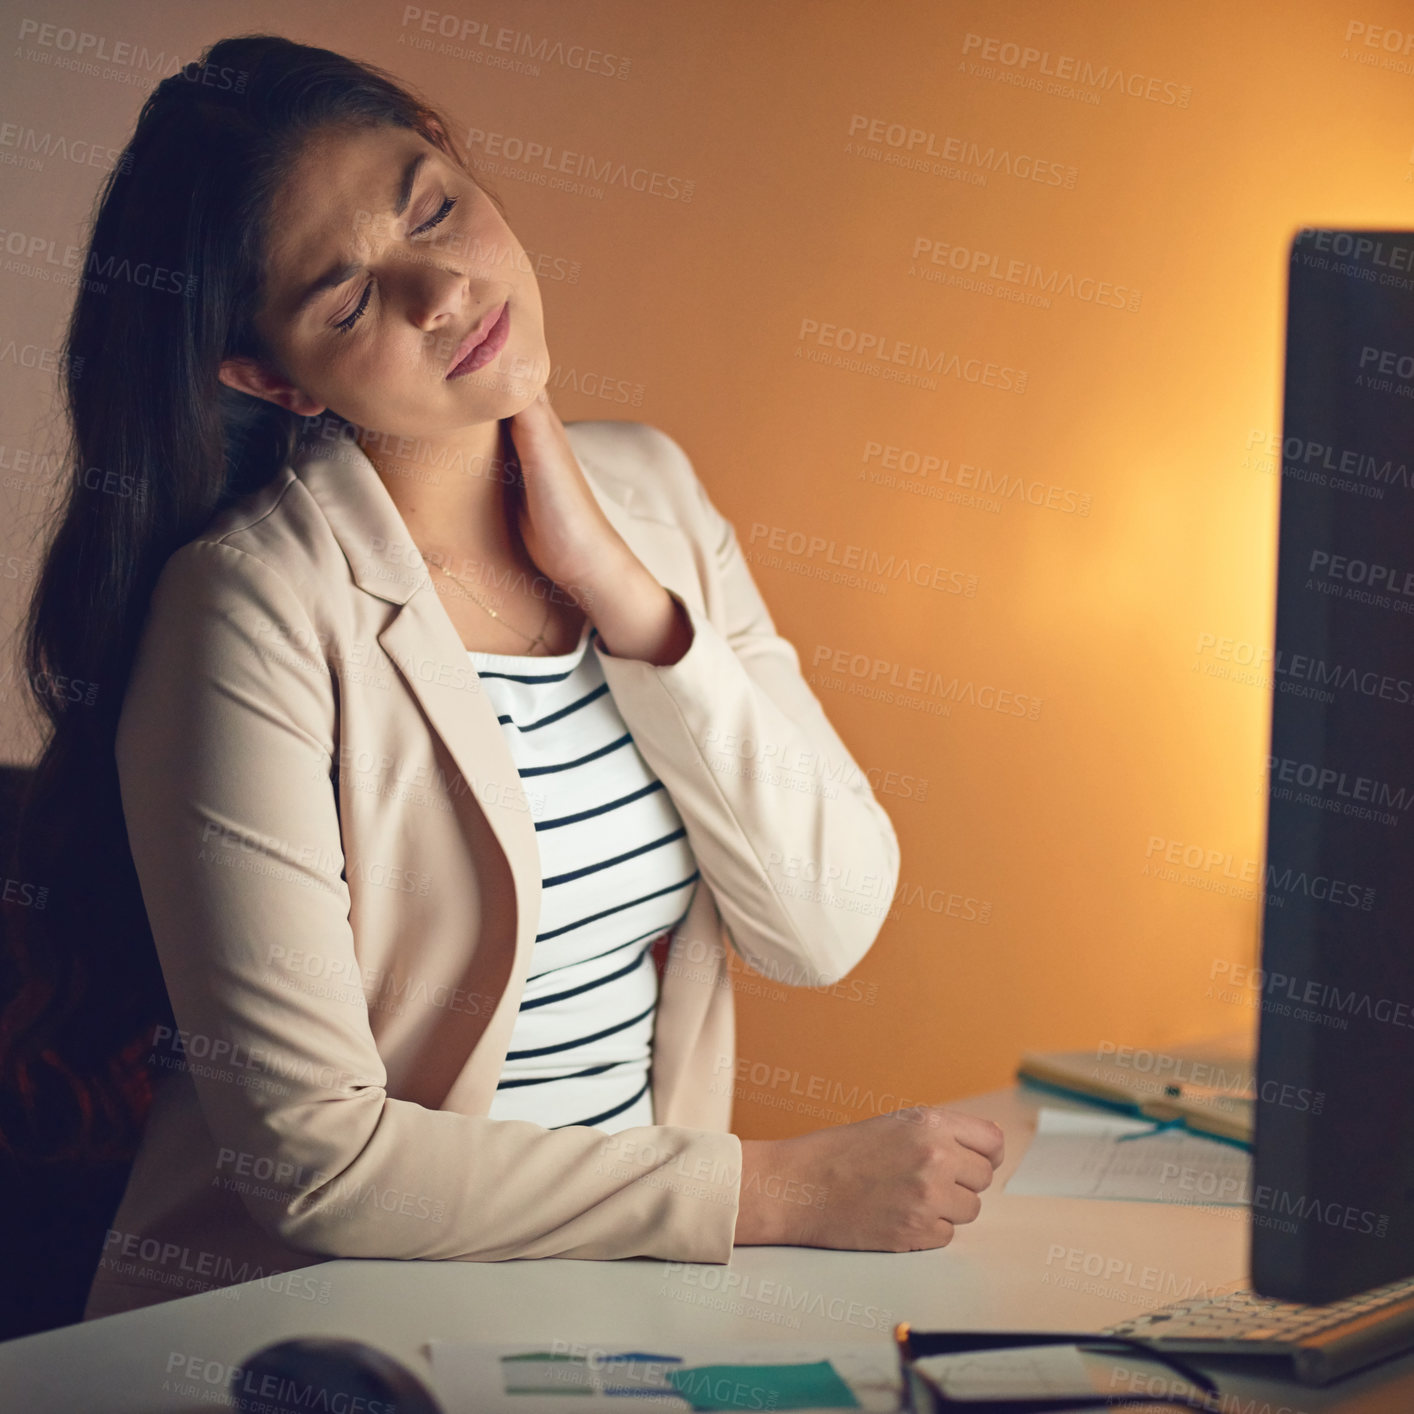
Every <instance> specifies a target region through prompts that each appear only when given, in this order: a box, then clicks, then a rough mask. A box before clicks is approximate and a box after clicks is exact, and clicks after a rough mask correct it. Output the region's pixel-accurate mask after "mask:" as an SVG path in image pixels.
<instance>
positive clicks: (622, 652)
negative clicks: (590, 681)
mask: <svg viewBox="0 0 1414 1414" xmlns="http://www.w3.org/2000/svg"><path fill="white" fill-rule="evenodd" d="M626 553H627V552H626ZM575 588H576V592H577V593H578V594H579V595H580V597H581V607H582V608H583V609H584V611H585V613H586V614H587V615H588V616H589V619H590V622H591V623H593V625H594V627H595V628H596V629H597V630H598V631H599V641H600V643H601V644H602V645H603V647H604V649H605V650H606V651H607V652H609V653H611V654H612V655H613V656H614V657H616V658H636V659H638V660H639V661H640V662H644V663H651V664H652V665H653V666H654V667H656V668H665V667H670V666H671V665H672V664H674V663H676V662H678V661H680V660H681V658H682V656H683V654H684V653H686V652H687V650H688V648H689V647H691V645H692V625H691V624H690V623H689V622H688V619H687V615H686V614H685V613H684V612H683V609H682V605H681V604H679V603H678V602H677V601H676V600H675V599H674V598H673V597H672V595H671V594H669V593H668V591H667V590H666V589H664V588H663V586H662V585H661V584H660V583H659V582H658V581H657V580H656V579H654V577H653V576H652V575H651V574H650V573H649V572H648V570H647V568H646V567H645V566H644V564H643V562H642V561H641V560H640V559H639V558H638V557H637V556H636V555H633V554H632V553H627V558H626V559H624V560H621V561H620V560H615V561H614V562H613V563H611V564H606V565H603V566H601V568H600V569H599V571H598V572H597V573H596V574H595V575H593V576H591V577H589V578H588V581H587V582H586V583H585V584H583V585H582V586H580V585H576V586H575Z"/></svg>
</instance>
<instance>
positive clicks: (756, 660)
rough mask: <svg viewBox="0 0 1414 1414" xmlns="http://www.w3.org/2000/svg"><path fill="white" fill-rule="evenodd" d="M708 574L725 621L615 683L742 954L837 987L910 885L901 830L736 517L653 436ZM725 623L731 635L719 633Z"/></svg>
mask: <svg viewBox="0 0 1414 1414" xmlns="http://www.w3.org/2000/svg"><path fill="white" fill-rule="evenodd" d="M635 430H636V432H637V434H638V435H639V436H640V437H641V438H642V439H643V440H644V443H645V452H646V455H647V457H648V459H649V466H650V474H651V475H652V476H653V477H654V478H655V479H659V478H662V479H666V481H667V482H668V484H669V485H670V486H673V487H674V490H675V493H676V497H677V501H678V504H679V505H680V506H681V507H683V511H682V513H681V515H680V524H681V527H682V529H684V530H685V531H686V532H687V533H688V534H689V536H690V538H691V539H692V540H693V541H694V542H695V543H696V546H697V549H698V556H699V562H700V563H701V564H702V565H703V566H704V568H705V574H704V580H705V582H704V599H705V601H706V603H707V604H708V606H709V608H710V609H713V610H714V611H713V612H712V613H711V614H710V616H709V615H707V614H703V613H699V612H698V611H697V609H696V608H695V607H694V606H692V605H689V604H687V603H686V602H684V601H683V600H682V598H681V597H680V596H679V595H676V594H674V595H673V597H674V598H675V599H677V601H678V602H679V603H680V604H682V606H683V609H684V611H685V612H686V614H687V616H688V619H689V621H690V622H691V625H692V642H691V644H690V645H689V647H688V649H687V651H686V652H685V653H684V654H683V656H682V657H681V658H680V659H679V660H678V661H677V662H676V663H673V664H670V665H668V666H666V667H659V666H657V665H655V664H652V663H647V662H644V661H642V660H639V659H631V658H618V657H615V656H614V655H613V654H612V653H609V652H608V651H606V650H604V649H603V647H602V646H601V645H600V644H599V643H598V642H597V640H596V642H595V649H596V651H597V652H598V654H599V660H600V663H601V665H602V667H603V671H604V677H605V680H606V681H607V682H608V684H609V689H610V691H611V692H612V693H613V695H614V701H615V704H616V705H617V707H618V709H619V711H620V714H621V715H622V716H623V718H624V721H625V722H626V723H627V725H628V727H629V730H630V731H631V732H632V733H633V737H634V741H635V742H636V743H637V745H638V747H639V749H640V750H641V751H642V753H643V756H644V759H645V760H647V762H648V764H649V765H650V766H651V767H652V768H653V770H654V771H655V772H657V774H658V776H659V777H660V778H661V779H662V781H663V783H664V785H665V786H666V787H667V789H668V793H669V794H670V795H671V796H672V799H673V803H674V805H675V806H676V807H677V810H678V813H679V814H680V815H681V816H682V818H683V823H684V825H685V827H686V829H687V837H688V842H689V843H690V844H691V846H692V849H693V852H694V853H695V854H696V856H697V862H698V867H699V869H700V870H701V872H702V877H703V878H704V879H705V880H706V881H707V883H708V885H709V886H710V888H711V889H712V893H713V896H714V898H715V901H716V904H717V909H718V912H719V913H720V915H721V917H722V922H723V924H724V926H725V928H726V930H727V934H728V936H729V938H730V939H731V942H732V945H733V946H734V947H735V948H736V950H737V952H739V953H740V954H741V955H742V956H743V957H745V958H746V960H747V961H748V962H750V963H751V965H752V966H753V967H755V968H756V969H757V970H758V971H760V972H763V973H766V974H767V975H768V976H770V977H771V978H772V979H774V980H778V981H783V982H786V983H788V984H793V985H798V986H806V987H818V986H824V985H826V984H829V983H832V982H836V981H838V980H839V979H840V978H841V977H843V976H845V974H846V973H848V972H849V971H850V970H851V969H852V968H854V967H855V966H856V965H857V964H858V962H859V960H860V959H861V958H862V957H863V956H864V954H865V953H866V952H868V951H869V949H870V947H871V946H872V945H873V943H874V940H875V938H876V937H877V936H878V933H879V930H880V928H881V927H882V925H883V921H884V917H885V915H886V914H887V913H888V911H889V907H890V904H891V903H892V900H893V896H894V891H895V889H896V888H897V887H898V874H899V846H898V838H897V836H896V834H895V832H894V827H893V823H892V822H891V821H890V819H889V817H888V815H887V814H886V813H885V811H884V809H883V807H882V806H881V805H880V804H879V802H878V801H877V800H876V799H875V797H874V793H873V791H872V790H871V789H870V786H869V782H868V778H867V777H866V776H865V775H864V773H863V772H862V771H861V770H860V769H859V767H858V765H857V764H856V763H855V760H854V758H853V757H852V756H851V755H850V753H849V751H848V750H847V749H846V747H845V745H844V742H843V741H842V740H841V739H840V737H839V735H838V733H837V732H836V731H835V729H834V728H833V727H832V726H831V724H830V722H829V719H828V718H827V717H826V716H825V712H824V709H823V708H822V707H821V705H820V702H819V700H818V699H817V698H816V696H815V694H814V693H813V692H812V691H811V689H810V686H809V684H808V683H807V682H806V681H805V679H804V678H803V677H802V676H801V672H800V660H799V657H798V655H797V653H796V650H795V648H794V647H793V646H792V645H791V644H790V643H789V642H788V641H787V640H786V639H784V638H782V637H781V636H780V634H778V633H777V632H776V628H775V625H774V623H773V622H772V620H771V615H770V613H769V611H768V610H767V608H766V604H765V602H764V600H763V599H762V597H761V593H760V591H759V590H758V589H757V587H756V584H755V581H754V580H753V579H752V577H751V571H750V570H749V569H748V567H747V565H746V561H745V559H744V557H743V555H742V552H741V547H740V545H739V544H738V541H737V537H736V532H735V531H734V530H733V528H732V526H731V524H730V522H729V521H727V520H726V519H725V517H723V516H722V515H721V513H720V512H719V511H718V510H717V509H716V507H715V506H713V504H712V502H711V501H710V499H709V498H708V496H707V492H706V490H705V489H704V488H703V486H702V483H701V482H700V481H699V480H698V478H697V476H696V474H695V473H694V471H693V469H692V465H691V463H690V461H689V460H688V457H687V455H686V453H685V452H684V451H683V450H682V448H681V447H679V446H678V444H677V443H676V442H675V441H673V439H672V438H671V437H669V436H668V435H667V433H665V432H662V431H660V430H658V429H657V428H654V427H650V426H647V425H646V424H638V425H637V426H636V429H635ZM719 623H720V627H719Z"/></svg>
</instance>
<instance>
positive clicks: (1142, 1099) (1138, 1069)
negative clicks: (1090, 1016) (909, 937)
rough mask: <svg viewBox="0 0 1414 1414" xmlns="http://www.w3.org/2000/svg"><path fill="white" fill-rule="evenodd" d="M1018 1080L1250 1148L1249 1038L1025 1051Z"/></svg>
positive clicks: (1252, 1084) (1253, 1078) (1252, 1054)
mask: <svg viewBox="0 0 1414 1414" xmlns="http://www.w3.org/2000/svg"><path fill="white" fill-rule="evenodd" d="M1017 1075H1018V1076H1019V1077H1020V1078H1021V1079H1022V1080H1025V1081H1029V1082H1030V1083H1031V1084H1033V1085H1041V1086H1044V1087H1046V1088H1047V1089H1050V1090H1058V1091H1061V1092H1063V1093H1065V1094H1068V1095H1074V1096H1076V1097H1077V1098H1080V1099H1084V1100H1091V1101H1095V1102H1097V1103H1099V1104H1103V1105H1107V1106H1109V1107H1110V1108H1113V1109H1117V1110H1120V1111H1123V1112H1124V1113H1126V1114H1134V1115H1140V1116H1142V1117H1144V1118H1146V1119H1152V1120H1155V1121H1158V1122H1160V1123H1169V1124H1181V1125H1183V1126H1185V1127H1186V1128H1188V1129H1191V1130H1192V1131H1193V1132H1194V1133H1196V1134H1204V1135H1207V1136H1208V1137H1209V1138H1213V1139H1225V1140H1227V1141H1229V1142H1230V1143H1234V1144H1243V1145H1246V1146H1247V1147H1249V1148H1250V1147H1251V1144H1252V1108H1253V1105H1254V1103H1255V1101H1256V1098H1257V1085H1258V1081H1257V1075H1256V1047H1255V1045H1254V1044H1253V1043H1252V1038H1251V1037H1250V1036H1248V1035H1247V1034H1246V1033H1243V1034H1241V1035H1235V1036H1223V1037H1218V1038H1216V1039H1213V1040H1210V1041H1202V1042H1188V1043H1185V1044H1182V1045H1177V1046H1167V1047H1143V1046H1129V1045H1120V1044H1118V1043H1116V1042H1111V1041H1102V1042H1101V1043H1100V1044H1099V1045H1098V1046H1096V1047H1095V1049H1094V1050H1089V1051H1053V1052H1047V1053H1038V1052H1027V1053H1026V1054H1025V1055H1023V1056H1022V1057H1021V1061H1020V1063H1019V1065H1018V1066H1017Z"/></svg>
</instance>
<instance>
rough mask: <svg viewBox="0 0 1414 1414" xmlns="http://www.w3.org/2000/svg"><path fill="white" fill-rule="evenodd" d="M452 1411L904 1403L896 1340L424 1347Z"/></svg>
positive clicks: (885, 1411)
mask: <svg viewBox="0 0 1414 1414" xmlns="http://www.w3.org/2000/svg"><path fill="white" fill-rule="evenodd" d="M428 1351H429V1354H430V1356H431V1359H432V1371H433V1379H434V1383H435V1386H436V1390H435V1392H436V1394H437V1397H438V1399H439V1400H440V1401H441V1402H442V1406H443V1408H444V1409H445V1410H446V1414H504V1412H505V1411H510V1410H516V1411H519V1414H541V1411H544V1410H554V1409H557V1408H560V1407H563V1408H564V1409H565V1410H566V1411H567V1412H568V1414H574V1411H577V1410H582V1411H584V1414H617V1412H618V1411H623V1414H645V1411H646V1410H654V1411H665V1412H666V1411H683V1414H687V1411H692V1410H712V1409H769V1410H772V1411H776V1410H787V1409H857V1410H862V1411H867V1414H893V1412H894V1411H895V1410H897V1409H899V1408H900V1406H901V1404H902V1393H903V1385H902V1381H901V1378H900V1375H899V1368H898V1355H897V1353H896V1348H895V1346H894V1344H893V1341H892V1340H891V1339H888V1340H876V1341H874V1342H871V1343H859V1344H853V1343H849V1342H843V1343H836V1344H834V1345H824V1344H820V1345H814V1346H799V1345H790V1344H770V1343H767V1342H761V1341H751V1342H742V1341H731V1340H726V1339H724V1340H720V1341H716V1342H715V1343H712V1344H704V1343H702V1342H694V1343H692V1344H690V1345H688V1344H679V1343H677V1342H673V1343H671V1344H669V1345H666V1346H665V1345H661V1344H654V1345H651V1346H645V1345H642V1344H639V1345H634V1344H632V1343H630V1342H628V1341H624V1342H621V1343H619V1344H613V1343H610V1342H604V1343H601V1344H598V1345H596V1344H593V1343H585V1342H580V1343H578V1344H570V1343H569V1342H566V1341H557V1342H550V1341H544V1342H541V1343H540V1344H538V1345H531V1344H521V1345H512V1344H509V1343H506V1344H499V1345H496V1344H476V1343H472V1342H469V1341H457V1340H434V1341H430V1342H428Z"/></svg>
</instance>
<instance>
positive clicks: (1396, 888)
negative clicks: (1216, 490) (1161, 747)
mask: <svg viewBox="0 0 1414 1414" xmlns="http://www.w3.org/2000/svg"><path fill="white" fill-rule="evenodd" d="M1270 667H1271V681H1272V688H1273V691H1272V733H1271V749H1270V763H1269V764H1270V771H1269V776H1268V814H1267V840H1266V860H1265V873H1264V889H1263V895H1264V897H1263V906H1262V979H1261V980H1262V991H1261V1008H1262V1009H1261V1018H1260V1026H1259V1049H1258V1062H1257V1072H1258V1098H1257V1104H1256V1127H1255V1138H1254V1154H1253V1160H1254V1167H1253V1188H1252V1195H1253V1196H1252V1215H1251V1216H1252V1257H1251V1263H1252V1272H1251V1275H1252V1284H1253V1286H1254V1287H1255V1288H1256V1290H1257V1291H1258V1292H1260V1293H1262V1294H1263V1295H1267V1296H1275V1297H1280V1298H1284V1299H1286V1300H1292V1301H1308V1302H1323V1301H1330V1300H1334V1299H1337V1298H1339V1297H1342V1296H1347V1295H1350V1294H1352V1293H1354V1292H1358V1291H1363V1290H1366V1289H1368V1288H1369V1287H1372V1286H1377V1285H1381V1284H1383V1283H1385V1282H1390V1281H1395V1280H1397V1279H1399V1278H1402V1277H1405V1276H1409V1275H1414V231H1356V230H1340V231H1337V230H1303V231H1301V232H1300V233H1299V234H1298V235H1297V236H1296V237H1295V238H1294V239H1293V241H1292V243H1291V248H1290V281H1289V287H1288V306H1287V330H1286V384H1285V407H1284V414H1283V428H1282V446H1281V501H1280V550H1279V565H1278V576H1277V609H1276V637H1275V643H1274V645H1273V651H1272V661H1271V665H1270ZM1303 1096H1304V1097H1305V1098H1304V1100H1303V1098H1302V1097H1303Z"/></svg>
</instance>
